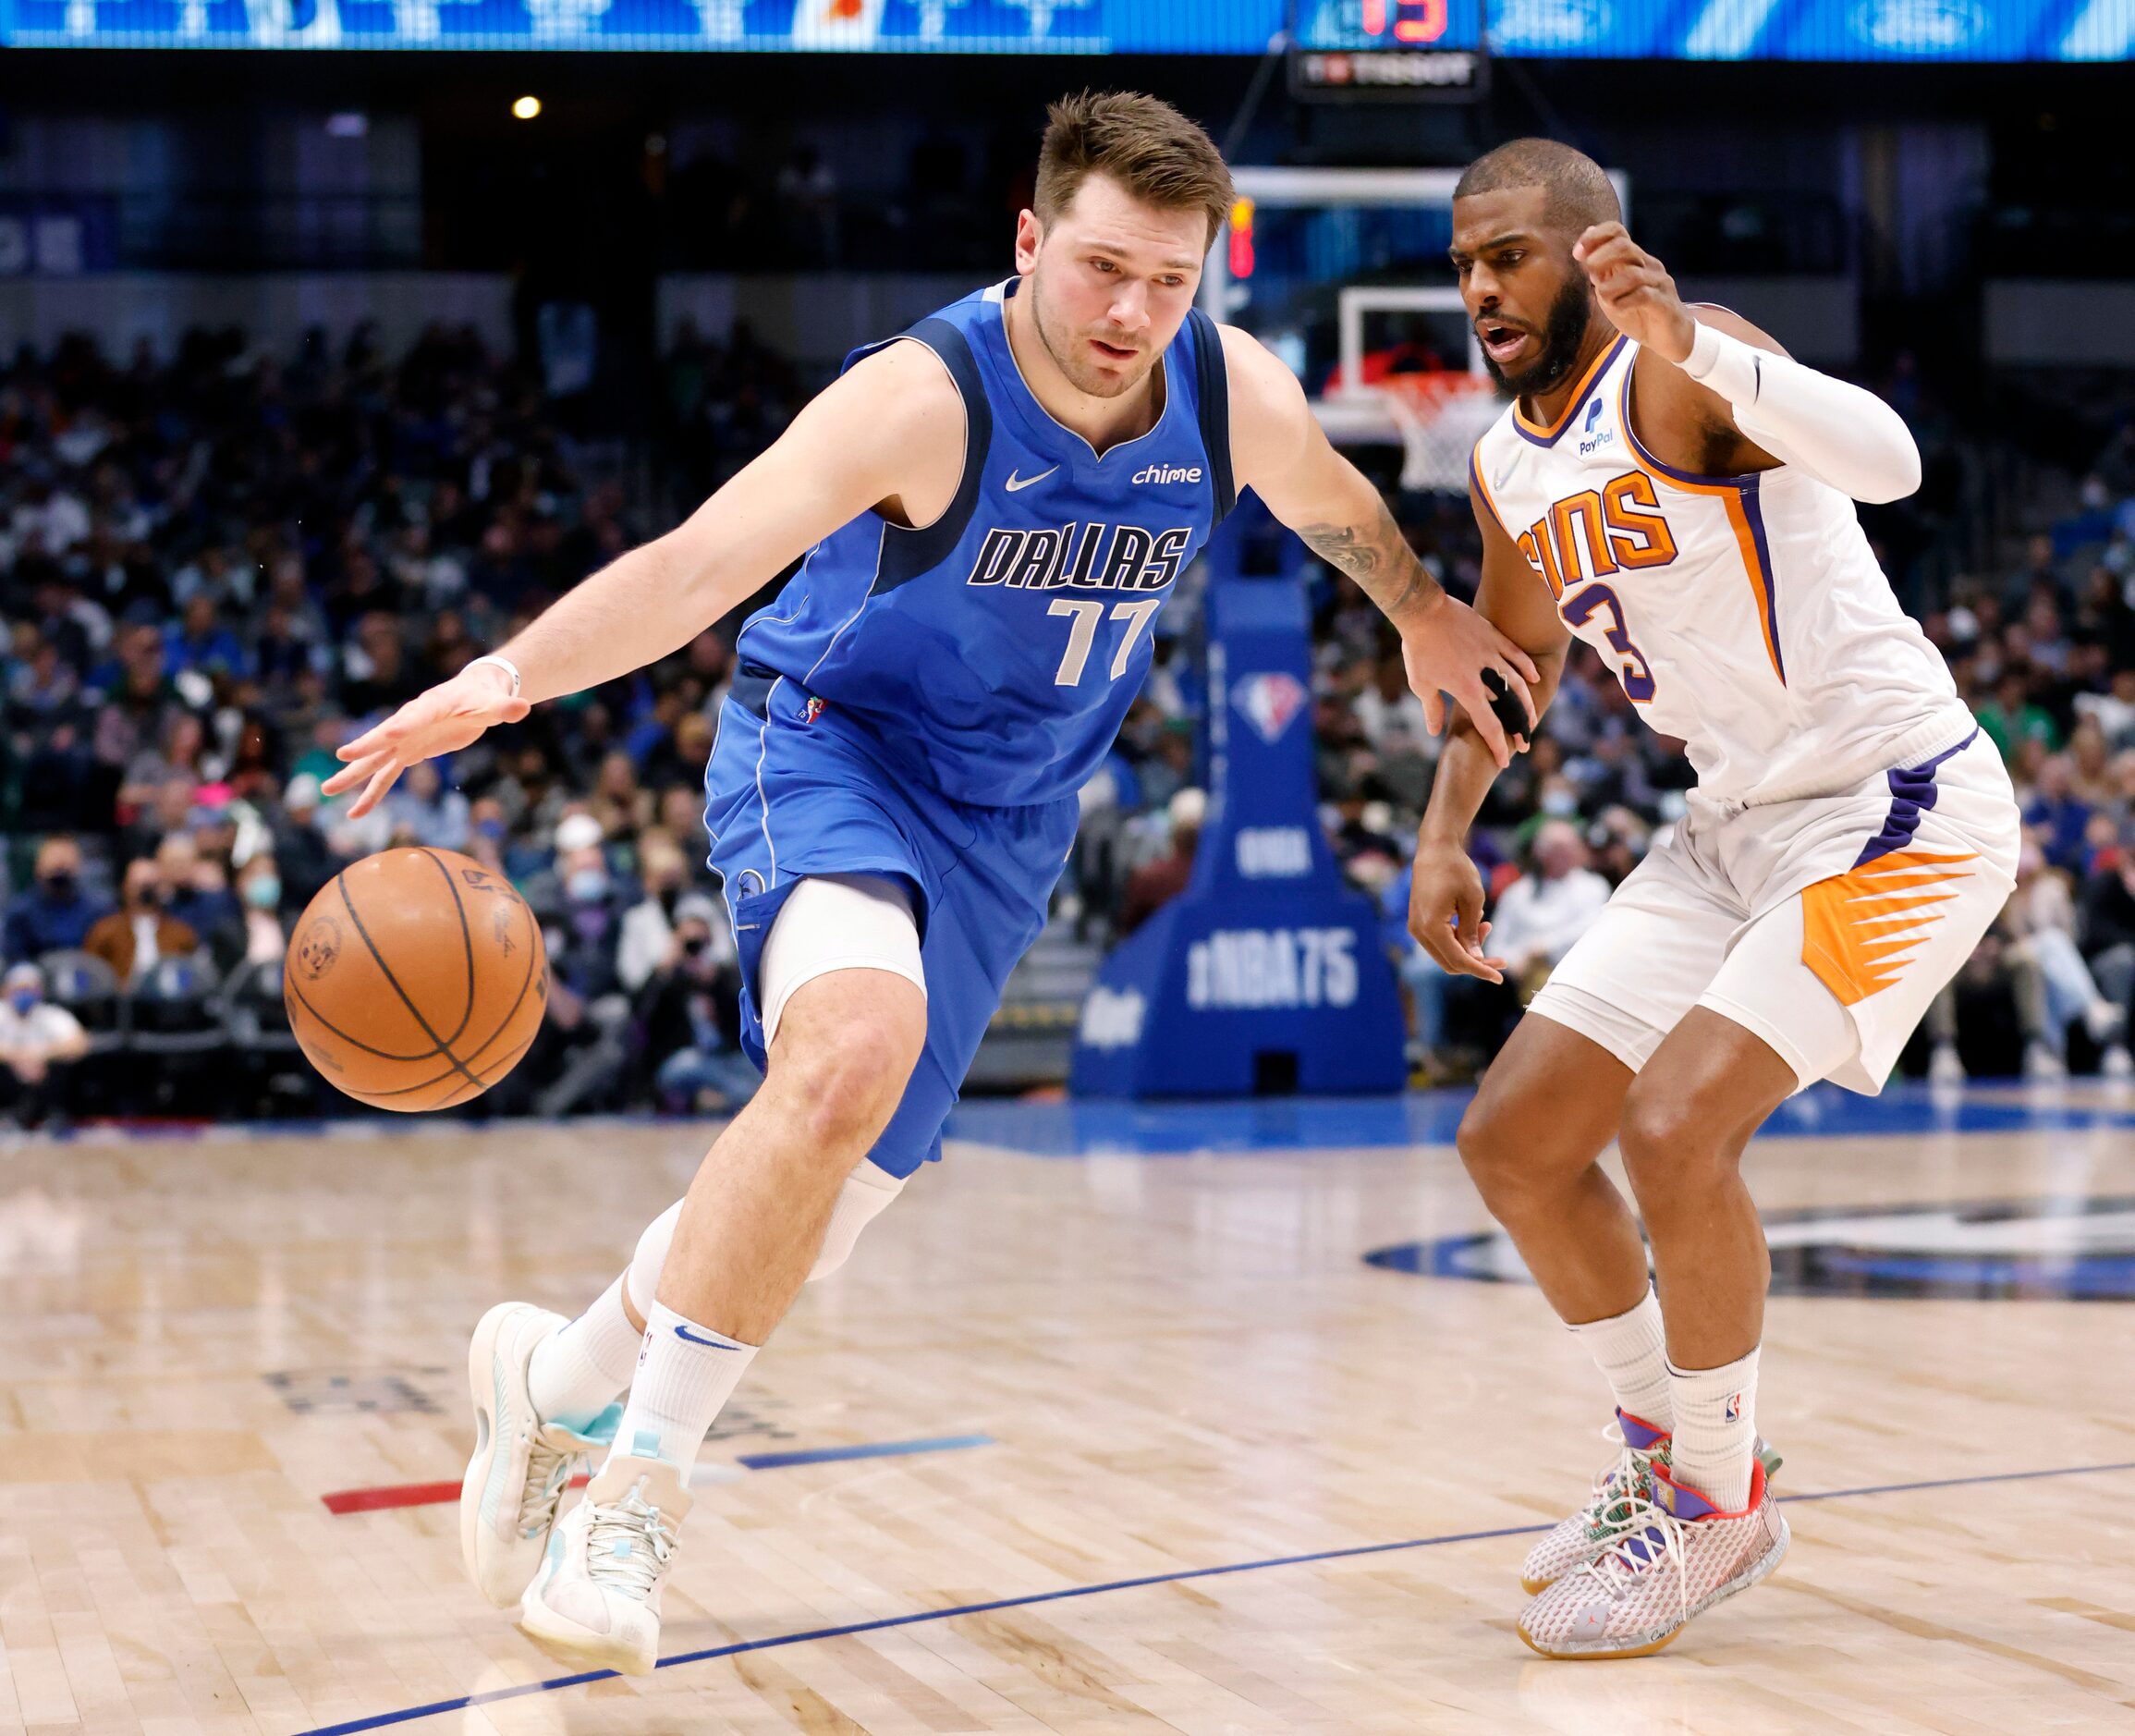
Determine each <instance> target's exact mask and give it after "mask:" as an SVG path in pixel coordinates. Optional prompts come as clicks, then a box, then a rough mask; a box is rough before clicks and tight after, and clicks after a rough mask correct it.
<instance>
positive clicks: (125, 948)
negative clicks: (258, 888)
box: [82, 856, 201, 983]
mask: <svg viewBox="0 0 2135 1736" xmlns="http://www.w3.org/2000/svg"><path fill="white" fill-rule="evenodd" d="M124 890H125V902H124V903H123V904H122V905H121V906H120V908H119V909H117V910H116V911H113V912H112V913H111V914H110V915H109V916H106V917H104V918H103V919H102V920H101V921H100V922H98V923H97V924H96V925H95V926H94V927H93V928H92V929H91V930H90V931H89V937H88V939H87V940H85V941H83V943H82V950H83V951H84V952H88V953H92V954H94V955H95V956H96V957H97V958H99V959H102V960H104V963H106V964H108V965H109V966H110V967H111V970H112V974H113V975H115V976H116V977H117V978H118V980H119V981H120V982H121V983H137V982H139V981H140V979H141V978H142V977H143V976H145V975H146V974H147V973H148V972H151V971H153V970H154V969H155V967H156V966H157V965H158V964H159V963H161V962H162V961H163V960H165V959H174V958H178V957H181V956H183V955H184V954H186V953H190V952H197V951H198V950H199V949H200V944H201V939H200V936H199V935H197V934H195V933H194V932H193V931H192V930H191V929H190V928H189V927H187V926H186V924H185V923H181V922H179V921H178V920H177V918H176V917H175V916H173V915H171V914H170V912H169V911H167V910H165V908H164V906H165V895H164V884H163V871H162V870H161V869H160V868H158V867H157V866H156V864H155V859H154V858H153V857H152V856H137V857H135V858H134V859H133V861H131V862H128V863H127V865H126V880H125V885H124Z"/></svg>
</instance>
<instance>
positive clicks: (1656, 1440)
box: [1519, 1408, 1668, 1596]
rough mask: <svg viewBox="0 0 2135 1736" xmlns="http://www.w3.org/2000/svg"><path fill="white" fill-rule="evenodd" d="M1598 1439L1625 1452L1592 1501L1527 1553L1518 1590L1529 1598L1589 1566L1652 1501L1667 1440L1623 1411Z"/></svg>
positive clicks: (1597, 1484) (1596, 1486) (1601, 1480)
mask: <svg viewBox="0 0 2135 1736" xmlns="http://www.w3.org/2000/svg"><path fill="white" fill-rule="evenodd" d="M1602 1435H1603V1436H1604V1438H1606V1439H1613V1440H1617V1441H1620V1442H1622V1443H1623V1451H1622V1452H1620V1453H1618V1454H1617V1461H1616V1463H1615V1464H1614V1465H1612V1466H1611V1467H1610V1468H1609V1469H1608V1470H1606V1471H1604V1472H1603V1473H1601V1474H1600V1475H1599V1476H1597V1477H1596V1478H1595V1479H1594V1480H1593V1495H1592V1498H1591V1499H1590V1500H1589V1501H1588V1502H1587V1504H1586V1505H1585V1506H1584V1507H1582V1508H1580V1510H1578V1511H1577V1512H1576V1513H1572V1514H1569V1515H1568V1516H1567V1517H1566V1518H1564V1519H1560V1520H1559V1521H1557V1522H1556V1528H1555V1529H1554V1530H1552V1531H1551V1532H1550V1534H1548V1535H1547V1536H1545V1537H1544V1538H1543V1540H1542V1541H1541V1542H1540V1543H1538V1544H1536V1545H1535V1546H1534V1547H1533V1548H1531V1549H1530V1550H1529V1551H1528V1552H1527V1559H1526V1560H1525V1561H1523V1562H1521V1563H1520V1567H1519V1587H1520V1589H1521V1590H1522V1591H1524V1592H1526V1593H1527V1594H1528V1595H1530V1596H1532V1595H1534V1594H1535V1593H1537V1592H1540V1591H1543V1590H1545V1589H1547V1588H1548V1587H1549V1586H1551V1585H1554V1584H1555V1583H1556V1582H1557V1581H1558V1580H1560V1579H1562V1578H1563V1577H1564V1576H1565V1575H1566V1574H1567V1573H1568V1572H1570V1571H1572V1569H1574V1568H1575V1567H1584V1566H1585V1565H1586V1564H1587V1563H1588V1562H1589V1561H1591V1560H1592V1559H1594V1557H1595V1556H1597V1555H1599V1554H1600V1553H1601V1552H1602V1551H1603V1550H1604V1549H1605V1548H1607V1547H1608V1546H1609V1544H1610V1542H1611V1541H1612V1540H1613V1539H1614V1538H1615V1536H1616V1534H1617V1531H1618V1530H1619V1529H1620V1528H1621V1527H1622V1526H1623V1525H1624V1524H1625V1523H1627V1522H1629V1521H1630V1520H1631V1518H1632V1516H1633V1515H1634V1513H1637V1512H1639V1511H1642V1510H1643V1509H1644V1507H1645V1505H1646V1503H1648V1502H1650V1501H1651V1500H1652V1499H1653V1474H1652V1473H1653V1461H1654V1460H1655V1459H1656V1458H1658V1459H1660V1460H1662V1461H1664V1462H1665V1461H1666V1458H1667V1451H1668V1437H1667V1436H1666V1435H1665V1434H1664V1433H1663V1432H1662V1431H1661V1430H1659V1429H1657V1428H1654V1427H1653V1425H1652V1424H1647V1423H1642V1422H1641V1421H1640V1420H1639V1419H1638V1418H1637V1417H1635V1416H1632V1415H1630V1414H1629V1412H1626V1411H1624V1410H1622V1409H1621V1408H1619V1409H1618V1410H1617V1415H1616V1421H1615V1422H1613V1423H1611V1424H1609V1425H1608V1426H1607V1427H1606V1428H1604V1430H1603V1431H1602Z"/></svg>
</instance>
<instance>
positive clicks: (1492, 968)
mask: <svg viewBox="0 0 2135 1736" xmlns="http://www.w3.org/2000/svg"><path fill="white" fill-rule="evenodd" d="M1454 910H1455V912H1456V914H1457V915H1458V918H1459V925H1458V927H1457V928H1456V929H1455V930H1454V936H1453V937H1454V939H1455V940H1457V941H1458V943H1459V945H1460V950H1461V953H1462V959H1461V968H1462V969H1463V971H1465V972H1466V973H1467V974H1468V975H1470V976H1479V977H1481V978H1482V980H1483V981H1484V982H1486V983H1501V982H1503V981H1504V980H1505V977H1504V971H1503V966H1504V963H1505V960H1503V959H1490V958H1485V957H1484V956H1483V952H1482V935H1483V933H1484V929H1485V925H1484V923H1483V921H1482V886H1469V887H1467V888H1466V889H1465V890H1463V891H1462V893H1461V894H1460V899H1459V902H1458V904H1456V905H1455V906H1454Z"/></svg>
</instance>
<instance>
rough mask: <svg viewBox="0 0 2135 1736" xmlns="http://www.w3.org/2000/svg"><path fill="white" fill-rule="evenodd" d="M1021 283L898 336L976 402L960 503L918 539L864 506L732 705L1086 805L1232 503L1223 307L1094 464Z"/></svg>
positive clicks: (998, 800) (961, 792)
mask: <svg viewBox="0 0 2135 1736" xmlns="http://www.w3.org/2000/svg"><path fill="white" fill-rule="evenodd" d="M1018 281H1019V280H1017V279H1013V278H1012V279H1010V280H1009V281H1008V282H1007V283H1006V284H997V285H995V286H994V287H992V288H989V289H984V290H981V291H979V292H977V293H975V294H972V295H970V296H967V297H965V298H964V300H961V301H958V302H956V303H955V304H953V305H952V306H950V307H946V308H944V309H943V310H942V311H941V312H939V313H936V314H934V315H933V316H932V317H930V318H928V319H924V320H921V322H920V323H919V324H917V325H915V326H913V327H912V328H911V329H910V330H909V332H907V333H904V334H903V336H905V337H909V338H914V339H917V340H918V341H919V342H921V343H922V344H924V345H926V346H927V348H929V349H931V350H933V352H934V354H935V355H936V356H938V357H939V358H940V359H941V361H942V363H943V365H944V366H945V367H946V368H947V369H948V372H949V374H950V376H951V377H952V378H953V379H954V380H955V382H956V385H957V389H958V392H959V393H960V394H961V396H962V397H963V400H964V415H965V427H966V437H965V452H964V471H963V478H962V481H961V483H960V484H959V485H958V489H957V494H956V497H955V499H954V500H953V501H951V503H950V504H949V507H948V509H947V510H946V511H945V512H944V513H943V514H942V516H941V517H940V519H938V520H936V521H935V522H934V523H933V524H931V525H928V526H926V527H924V528H923V529H921V530H907V529H905V528H904V527H902V526H899V525H895V524H891V523H889V522H888V521H886V520H884V519H883V518H881V517H880V516H879V515H877V514H875V513H872V512H868V513H863V514H861V515H860V517H859V518H857V519H855V520H852V521H851V522H850V523H849V524H847V525H845V526H844V527H843V528H841V529H840V530H837V531H836V532H833V533H832V534H831V535H829V536H828V537H825V538H824V539H823V542H821V543H819V544H816V546H815V547H814V548H813V549H812V550H811V552H810V553H809V556H808V558H807V559H806V561H804V562H803V563H802V565H801V568H800V570H799V572H798V573H796V574H795V575H794V576H793V578H792V580H791V581H789V582H788V583H787V586H786V588H785V589H784V590H783V591H781V592H780V593H779V594H778V597H777V600H776V601H775V602H774V603H772V604H771V605H768V606H767V607H765V608H762V609H760V610H759V611H758V612H757V613H756V614H755V615H753V616H751V617H750V619H749V622H748V624H747V625H746V626H745V627H744V628H743V629H742V630H741V636H740V639H739V642H738V647H737V649H738V654H739V659H740V672H739V675H738V679H737V681H736V689H737V693H738V694H739V693H740V692H741V691H742V690H743V689H745V688H746V689H747V690H749V691H750V692H751V693H752V694H762V705H763V706H764V707H766V708H768V710H769V711H770V712H771V713H773V714H774V715H776V714H779V713H787V714H790V715H793V716H795V717H797V718H808V719H810V720H811V726H810V727H814V728H829V729H832V730H834V731H835V732H836V733H838V734H841V735H851V736H857V737H858V738H859V742H858V745H860V746H863V747H865V748H866V749H868V750H869V751H870V752H872V754H873V756H874V757H876V758H878V759H882V760H884V761H886V762H887V764H889V766H890V767H891V768H892V769H895V770H897V771H899V772H902V773H904V774H906V775H908V776H911V777H914V778H917V779H918V780H920V781H921V783H922V784H924V785H925V786H926V787H928V788H930V789H934V790H936V791H938V792H939V793H941V794H942V795H945V796H946V797H948V798H949V799H950V800H951V801H959V802H965V803H970V804H973V805H979V806H989V807H1007V806H1017V805H1022V804H1025V803H1031V802H1042V801H1055V800H1056V799H1058V798H1060V797H1062V796H1067V795H1072V794H1074V792H1075V791H1077V790H1078V789H1080V788H1081V787H1082V785H1083V784H1084V783H1085V782H1086V781H1087V780H1088V779H1089V777H1090V776H1091V774H1092V772H1094V771H1095V770H1096V769H1097V766H1098V764H1099V763H1100V762H1101V761H1102V760H1103V759H1104V753H1105V751H1106V750H1107V749H1108V748H1109V747H1110V746H1111V744H1112V740H1113V738H1114V736H1115V735H1116V734H1117V733H1118V729H1119V725H1120V722H1121V720H1122V719H1123V718H1124V717H1125V716H1126V715H1127V710H1128V706H1129V705H1131V704H1132V703H1133V702H1134V698H1135V695H1136V694H1137V693H1139V692H1140V691H1141V683H1142V678H1143V677H1144V676H1145V675H1146V674H1147V672H1148V669H1149V662H1150V654H1151V651H1150V647H1151V642H1152V640H1153V634H1152V632H1151V626H1152V617H1153V616H1154V615H1155V614H1156V612H1157V611H1158V610H1159V609H1161V608H1162V607H1163V606H1164V602H1165V598H1166V597H1168V596H1170V595H1171V593H1172V592H1173V590H1174V589H1175V588H1176V587H1177V581H1178V577H1179V575H1180V573H1181V572H1183V571H1184V570H1185V568H1186V565H1187V563H1188V561H1189V560H1190V559H1191V558H1192V557H1193V556H1194V555H1195V553H1196V552H1197V551H1198V550H1199V549H1200V548H1201V546H1202V544H1203V543H1205V542H1206V541H1207V540H1208V533H1209V532H1210V531H1211V530H1213V529H1214V526H1215V525H1216V523H1217V522H1218V521H1220V520H1221V519H1222V518H1223V516H1224V514H1225V513H1226V512H1227V511H1229V509H1230V507H1231V502H1232V486H1231V474H1230V419H1229V401H1228V394H1227V390H1226V380H1225V373H1224V361H1223V350H1222V345H1221V340H1220V338H1219V337H1218V336H1217V333H1216V328H1215V325H1214V323H1213V322H1212V321H1211V320H1210V319H1209V318H1208V316H1207V315H1206V314H1204V313H1202V312H1200V311H1199V310H1198V309H1197V310H1195V311H1194V312H1192V313H1191V314H1190V315H1189V317H1188V319H1187V322H1186V324H1184V325H1183V326H1181V327H1180V328H1179V332H1178V336H1177V337H1175V338H1174V339H1173V340H1172V343H1171V346H1170V348H1168V349H1166V350H1165V353H1164V358H1163V361H1162V364H1161V365H1162V367H1163V371H1164V379H1163V392H1164V411H1163V414H1162V416H1161V417H1159V419H1158V421H1157V422H1156V425H1155V426H1154V427H1153V428H1152V429H1151V430H1150V431H1149V432H1148V433H1147V434H1143V435H1141V437H1140V438H1139V439H1135V440H1129V441H1127V442H1125V443H1123V444H1122V445H1119V446H1114V447H1113V448H1112V449H1111V450H1110V451H1108V452H1106V453H1104V455H1103V456H1099V454H1098V453H1097V452H1096V451H1094V450H1093V449H1092V447H1091V446H1090V444H1089V442H1088V441H1086V440H1084V439H1083V438H1082V436H1081V435H1080V434H1074V433H1072V432H1070V431H1069V430H1068V429H1067V428H1065V427H1063V426H1062V425H1061V424H1060V423H1059V422H1055V420H1054V419H1053V418H1052V417H1051V416H1050V415H1048V414H1047V413H1046V411H1045V410H1044V409H1043V407H1042V406H1041V405H1040V404H1039V402H1038V400H1037V398H1036V397H1033V396H1032V394H1031V388H1030V387H1029V385H1026V384H1025V383H1024V380H1023V376H1022V373H1021V371H1020V370H1019V368H1018V366H1017V363H1016V360H1015V357H1014V356H1013V355H1012V354H1011V353H1010V351H1009V348H1008V334H1007V328H1006V323H1005V316H1006V309H1007V298H1008V297H1009V296H1011V295H1013V294H1014V293H1015V292H1016V286H1017V283H1018ZM888 341H889V342H892V343H894V342H897V339H895V338H892V339H890V340H888ZM878 348H882V346H881V345H871V346H870V347H869V348H865V349H860V350H855V351H854V352H853V354H852V355H851V356H850V357H848V359H847V361H846V365H847V366H848V367H850V366H851V365H852V363H853V362H855V361H859V360H860V357H862V356H865V355H870V354H872V352H873V351H874V350H875V349H878ZM766 690H767V691H766Z"/></svg>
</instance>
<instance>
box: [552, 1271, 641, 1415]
mask: <svg viewBox="0 0 2135 1736" xmlns="http://www.w3.org/2000/svg"><path fill="white" fill-rule="evenodd" d="M641 1336H642V1335H641V1334H640V1332H639V1330H638V1328H637V1327H636V1326H632V1325H631V1324H630V1316H629V1315H628V1314H625V1313H624V1312H623V1280H622V1279H621V1278H617V1279H616V1281H615V1282H614V1283H613V1284H611V1285H609V1286H608V1288H607V1289H606V1290H603V1291H602V1292H601V1299H600V1301H598V1302H595V1303H594V1304H593V1305H592V1307H591V1308H589V1309H587V1310H586V1312H585V1313H584V1314H580V1315H579V1317H578V1318H577V1319H576V1320H574V1321H572V1322H571V1323H570V1324H569V1325H568V1326H565V1327H564V1329H563V1330H562V1331H560V1332H557V1333H555V1334H553V1335H551V1336H550V1337H549V1338H547V1339H543V1341H542V1342H541V1343H540V1344H539V1345H538V1346H537V1347H536V1348H535V1350H534V1353H533V1360H532V1361H531V1363H528V1364H527V1389H528V1391H529V1393H530V1394H531V1396H532V1399H533V1407H534V1414H535V1415H536V1416H538V1417H540V1418H541V1419H542V1420H543V1422H544V1423H561V1424H564V1425H565V1426H566V1427H567V1428H583V1427H584V1426H585V1425H586V1424H588V1423H591V1422H592V1420H593V1419H594V1418H595V1417H596V1416H598V1415H600V1413H601V1412H603V1411H604V1410H606V1409H607V1408H608V1406H609V1405H611V1404H613V1403H614V1402H615V1401H616V1399H617V1398H618V1397H620V1396H621V1394H622V1391H623V1388H626V1387H628V1385H629V1384H630V1371H631V1370H632V1369H633V1368H635V1367H636V1366H637V1363H638V1341H639V1339H640V1337H641Z"/></svg>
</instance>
